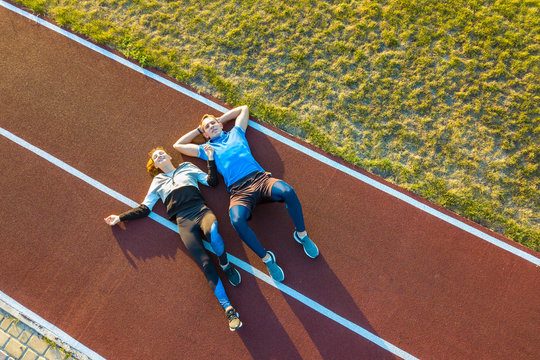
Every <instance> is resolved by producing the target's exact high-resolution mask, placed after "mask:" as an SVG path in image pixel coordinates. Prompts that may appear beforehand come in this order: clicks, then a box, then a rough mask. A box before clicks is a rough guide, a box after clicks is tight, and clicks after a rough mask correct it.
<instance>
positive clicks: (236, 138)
mask: <svg viewBox="0 0 540 360" xmlns="http://www.w3.org/2000/svg"><path fill="white" fill-rule="evenodd" d="M232 119H235V126H234V127H233V128H232V129H231V131H229V132H226V131H223V124H224V123H226V122H227V121H230V120H232ZM248 122H249V109H248V107H247V106H245V105H244V106H240V107H237V108H234V109H232V110H230V111H228V112H226V113H225V114H223V115H222V116H220V117H215V116H213V115H204V116H203V118H202V120H201V122H200V125H199V126H198V127H197V128H196V129H194V130H192V131H190V132H188V133H187V134H185V135H183V136H182V137H181V138H180V139H178V141H177V142H176V143H175V144H174V148H175V149H176V150H178V151H180V152H181V153H183V154H185V155H190V156H196V157H199V158H201V159H208V155H207V154H206V152H205V149H206V146H208V144H209V145H210V146H211V147H212V148H214V151H215V159H216V166H217V169H218V171H219V172H220V173H221V175H223V178H224V180H225V184H226V185H227V191H228V192H229V193H230V205H229V216H230V218H231V223H232V225H233V227H234V228H235V230H236V231H237V232H238V235H239V236H240V238H241V239H242V240H243V241H244V242H245V243H246V244H247V245H248V246H249V247H250V249H251V250H253V251H254V252H255V253H256V254H257V255H258V256H259V257H260V258H261V259H262V261H263V262H264V263H265V265H266V267H267V268H268V272H269V273H270V276H272V278H273V279H274V280H276V281H283V279H284V278H285V275H284V273H283V270H282V269H281V267H279V266H278V265H277V263H276V257H275V255H274V254H273V253H272V252H271V251H267V250H266V249H265V248H264V247H263V246H262V245H261V243H260V242H259V240H258V239H257V236H256V235H255V233H254V232H253V230H252V229H251V228H250V227H249V226H248V220H249V219H251V215H252V213H253V210H254V209H255V205H256V204H258V203H260V202H265V201H280V202H285V204H286V205H287V210H288V212H289V215H290V216H291V219H292V220H293V222H294V225H295V228H296V231H295V232H294V233H293V238H294V239H295V240H296V241H297V242H298V243H300V244H302V245H303V247H304V251H305V253H306V254H307V256H309V257H311V258H315V257H317V256H318V255H319V249H318V248H317V246H316V245H315V244H314V243H313V241H311V239H310V238H309V237H308V235H307V232H306V228H305V225H304V216H303V213H302V206H301V204H300V201H299V200H298V196H297V195H296V192H295V191H294V189H293V188H292V187H291V186H290V185H289V184H287V183H285V182H284V181H283V180H280V179H276V178H273V177H272V174H270V173H268V172H265V171H264V170H263V168H262V167H261V166H260V165H259V164H258V163H257V161H256V160H255V159H254V158H253V156H252V154H251V150H250V148H249V145H248V142H247V140H246V136H245V134H246V129H247V126H248ZM199 134H202V135H204V137H205V138H207V139H208V142H207V143H206V144H203V145H196V144H193V143H192V141H193V140H194V139H195V138H196V137H197V136H198V135H199Z"/></svg>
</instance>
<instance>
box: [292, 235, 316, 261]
mask: <svg viewBox="0 0 540 360" xmlns="http://www.w3.org/2000/svg"><path fill="white" fill-rule="evenodd" d="M293 236H294V240H296V242H297V243H299V244H302V246H303V247H304V252H305V253H306V255H307V256H309V257H310V258H312V259H315V258H316V257H317V256H319V248H318V247H317V245H315V243H314V242H313V241H311V239H310V238H309V236H307V234H306V236H304V237H303V238H300V236H298V233H297V232H296V231H295V232H294V234H293Z"/></svg>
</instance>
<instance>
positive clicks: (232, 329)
mask: <svg viewBox="0 0 540 360" xmlns="http://www.w3.org/2000/svg"><path fill="white" fill-rule="evenodd" d="M239 316H240V314H238V311H237V312H236V317H237V318H238V317H239ZM238 320H239V321H240V319H238ZM242 325H244V324H242V321H240V325H238V326H237V327H235V328H232V327H230V326H229V330H231V331H236V330H238V329H240V328H241V327H242Z"/></svg>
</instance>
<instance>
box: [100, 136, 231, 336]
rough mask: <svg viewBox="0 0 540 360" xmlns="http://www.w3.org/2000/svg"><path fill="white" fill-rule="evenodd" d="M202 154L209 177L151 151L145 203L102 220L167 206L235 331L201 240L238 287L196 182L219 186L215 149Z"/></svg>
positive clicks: (207, 148)
mask: <svg viewBox="0 0 540 360" xmlns="http://www.w3.org/2000/svg"><path fill="white" fill-rule="evenodd" d="M204 151H205V153H206V154H207V156H208V174H206V173H205V172H203V171H201V170H200V169H199V168H198V167H197V166H195V165H193V164H192V163H190V162H183V163H181V164H180V165H178V167H176V168H175V167H174V166H173V164H172V162H171V160H172V159H171V157H170V156H169V155H168V154H167V153H166V152H165V150H163V148H156V149H153V150H152V151H151V152H150V159H149V160H148V164H147V165H146V168H147V170H148V172H149V173H150V174H151V175H152V176H154V179H153V181H152V184H151V185H150V189H149V190H148V194H147V195H146V197H145V198H144V201H143V202H142V203H141V205H139V206H138V207H136V208H134V209H131V210H128V211H126V212H124V213H122V214H120V215H109V216H108V217H106V218H105V222H106V223H107V224H109V225H110V226H113V225H116V224H118V223H119V222H120V221H124V220H133V219H138V218H142V217H146V216H148V214H150V211H151V210H152V208H153V206H154V205H155V204H156V202H157V201H158V200H159V199H161V200H162V201H163V203H164V204H165V206H166V207H167V215H168V217H169V219H171V220H172V219H174V218H176V223H177V224H178V231H179V233H180V237H181V239H182V242H183V243H184V245H185V246H186V248H187V249H188V250H189V252H190V253H191V255H192V256H193V257H194V258H195V260H196V261H197V263H198V264H199V265H200V266H201V268H202V270H203V272H204V275H205V276H206V279H207V280H208V283H209V285H210V287H211V288H212V290H213V291H214V294H215V296H216V297H217V299H218V301H219V303H220V304H221V306H222V307H223V309H224V310H225V314H226V315H227V319H228V321H229V328H230V330H231V331H235V330H236V329H238V328H240V327H241V326H242V322H241V321H240V319H238V313H237V312H236V310H235V309H234V308H233V307H232V306H231V303H230V302H229V298H228V297H227V294H226V293H225V288H224V287H223V283H222V282H221V279H220V278H219V276H218V274H217V271H216V268H215V267H214V265H213V263H212V261H211V260H210V257H209V256H208V253H207V252H206V250H205V248H204V245H203V242H202V238H201V234H204V236H205V237H206V239H207V240H209V241H210V244H211V246H212V249H214V251H215V253H216V255H217V256H218V258H219V263H220V265H221V267H222V268H223V270H224V271H225V274H226V275H227V277H228V279H229V282H230V283H231V284H232V285H233V286H236V285H238V284H239V283H240V281H241V278H240V273H239V272H238V271H237V270H236V269H235V268H234V267H233V265H232V264H231V263H229V261H228V259H227V253H226V252H225V245H224V243H223V239H222V237H221V235H220V234H219V232H218V223H217V219H216V216H215V215H214V213H213V212H212V210H210V209H209V208H208V207H207V206H206V203H205V201H204V199H203V197H202V195H201V193H200V191H199V187H198V185H197V183H198V182H200V183H201V184H204V185H208V186H216V185H217V183H218V177H217V169H216V164H215V161H214V150H213V149H212V147H211V146H205V147H204Z"/></svg>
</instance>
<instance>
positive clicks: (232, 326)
mask: <svg viewBox="0 0 540 360" xmlns="http://www.w3.org/2000/svg"><path fill="white" fill-rule="evenodd" d="M225 315H227V320H229V330H231V331H236V330H238V329H240V328H241V327H242V322H241V321H240V319H239V318H238V313H237V312H236V310H234V308H231V309H229V310H227V312H226V313H225Z"/></svg>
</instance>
